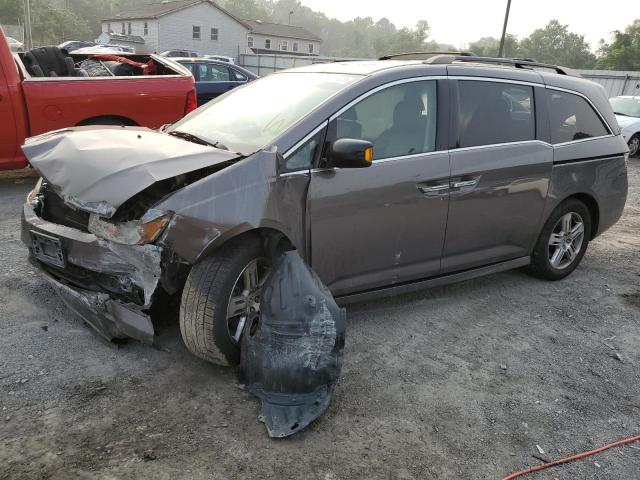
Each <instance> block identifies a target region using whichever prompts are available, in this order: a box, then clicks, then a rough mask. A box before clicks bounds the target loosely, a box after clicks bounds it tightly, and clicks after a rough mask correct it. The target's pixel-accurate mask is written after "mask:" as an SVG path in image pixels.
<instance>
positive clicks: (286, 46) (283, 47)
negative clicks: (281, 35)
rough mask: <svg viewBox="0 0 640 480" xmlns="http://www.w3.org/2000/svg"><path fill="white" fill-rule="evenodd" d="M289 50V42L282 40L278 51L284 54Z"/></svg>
mask: <svg viewBox="0 0 640 480" xmlns="http://www.w3.org/2000/svg"><path fill="white" fill-rule="evenodd" d="M288 49H289V42H287V41H286V40H282V41H281V42H280V50H282V51H283V52H286V51H287V50H288Z"/></svg>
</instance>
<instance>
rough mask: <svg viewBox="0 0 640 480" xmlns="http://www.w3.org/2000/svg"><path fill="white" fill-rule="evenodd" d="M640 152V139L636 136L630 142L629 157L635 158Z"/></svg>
mask: <svg viewBox="0 0 640 480" xmlns="http://www.w3.org/2000/svg"><path fill="white" fill-rule="evenodd" d="M638 150H640V137H638V136H637V135H634V136H633V138H631V140H629V156H630V157H633V156H635V155H636V154H637V153H638Z"/></svg>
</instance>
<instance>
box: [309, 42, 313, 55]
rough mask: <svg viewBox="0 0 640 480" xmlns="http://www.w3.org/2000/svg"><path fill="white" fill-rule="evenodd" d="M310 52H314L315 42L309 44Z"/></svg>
mask: <svg viewBox="0 0 640 480" xmlns="http://www.w3.org/2000/svg"><path fill="white" fill-rule="evenodd" d="M309 53H313V43H310V44H309Z"/></svg>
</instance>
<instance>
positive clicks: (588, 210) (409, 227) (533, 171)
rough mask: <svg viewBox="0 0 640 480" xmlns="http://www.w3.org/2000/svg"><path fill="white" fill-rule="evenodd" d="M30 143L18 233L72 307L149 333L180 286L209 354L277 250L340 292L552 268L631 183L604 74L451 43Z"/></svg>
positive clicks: (229, 348) (274, 79) (257, 287)
mask: <svg viewBox="0 0 640 480" xmlns="http://www.w3.org/2000/svg"><path fill="white" fill-rule="evenodd" d="M496 64H497V65H496ZM23 149H24V151H25V154H26V155H27V157H28V158H29V160H30V162H31V164H32V166H33V167H34V168H35V169H36V170H37V171H38V173H40V174H41V176H42V181H41V182H40V184H39V185H38V186H37V187H36V188H35V189H34V191H33V192H31V193H30V195H29V197H28V201H27V202H26V203H25V205H24V210H23V220H22V239H23V241H24V242H25V243H26V245H27V246H28V247H29V249H30V257H31V259H32V260H33V261H34V262H35V264H36V265H37V267H38V268H39V269H40V270H41V271H43V272H45V273H46V276H47V278H48V279H49V280H50V281H51V282H52V284H53V285H54V286H55V287H56V289H57V290H58V291H59V292H61V294H62V295H63V298H65V300H66V301H67V303H68V304H69V305H70V306H71V308H72V309H73V310H74V311H76V312H78V313H79V314H80V315H81V316H82V317H83V318H84V319H85V320H86V321H87V322H88V323H89V324H91V325H93V326H94V327H95V328H96V329H98V330H99V331H100V332H102V333H103V335H105V336H106V337H107V338H118V337H126V336H129V337H134V338H138V339H141V340H144V341H147V342H151V341H153V338H154V324H153V321H152V315H153V313H152V312H154V311H156V312H157V311H160V314H163V313H164V312H165V310H163V309H162V307H161V306H162V305H166V303H164V302H165V301H166V300H168V299H171V298H172V296H173V298H176V299H181V305H180V312H179V322H180V329H181V333H182V337H183V339H184V342H185V344H186V345H187V347H188V348H189V349H190V350H191V351H192V352H193V353H194V354H196V355H198V356H199V357H201V358H204V359H207V360H210V361H214V362H218V363H222V364H233V363H236V362H238V359H239V356H240V348H241V344H242V342H241V337H242V336H243V335H253V334H254V333H255V332H254V326H256V323H255V318H256V314H257V313H256V312H257V311H259V310H260V309H261V308H266V309H268V311H269V312H273V310H272V308H273V307H272V305H273V304H271V303H269V299H271V298H272V297H271V295H272V294H273V291H269V292H266V291H265V292H263V285H264V282H265V280H266V278H267V275H268V272H269V269H270V266H271V264H272V259H274V258H277V257H278V256H279V255H280V253H281V252H283V251H287V250H293V249H295V250H297V251H298V253H299V254H300V255H301V256H302V257H303V259H304V260H305V261H306V262H307V264H308V265H310V266H311V267H312V268H313V269H314V270H315V271H316V273H317V274H318V276H319V278H320V279H321V281H322V283H324V284H325V285H326V286H327V287H328V288H329V289H330V290H331V293H332V294H333V295H334V296H335V297H336V299H337V300H338V301H339V302H341V303H347V302H353V301H357V300H365V299H377V298H380V297H381V296H383V295H390V294H398V293H400V292H407V291H411V290H416V289H420V288H425V287H429V286H435V285H442V284H445V283H450V282H454V281H460V280H466V279H469V278H474V277H478V276H480V275H486V274H490V273H495V272H500V271H504V270H507V269H511V268H518V267H527V270H528V272H529V273H531V274H532V275H535V276H537V277H540V278H543V279H547V280H559V279H561V278H564V277H566V276H567V275H569V274H570V273H571V272H573V271H574V270H575V268H576V267H577V266H578V265H579V263H580V261H581V260H582V257H583V256H584V254H585V252H586V251H587V246H588V244H589V242H590V241H591V240H593V239H594V238H595V237H597V236H598V235H600V234H601V233H602V232H604V231H605V230H607V229H608V228H609V227H611V226H612V225H613V224H615V223H616V222H617V221H618V219H619V218H620V215H621V214H622V211H623V208H624V205H625V201H626V196H627V188H628V184H627V161H628V151H629V150H628V148H627V142H626V141H625V139H624V138H623V137H622V135H621V134H620V129H619V127H618V125H617V123H616V118H615V116H614V113H613V111H612V109H611V106H610V105H609V102H608V100H607V96H606V94H605V91H604V89H603V88H602V87H601V86H600V85H597V84H595V83H593V82H590V81H587V80H584V79H582V78H579V77H578V76H574V75H573V74H572V73H571V72H570V71H567V70H563V69H561V68H559V67H550V66H541V65H539V64H535V63H533V62H529V61H522V60H506V59H484V58H472V57H467V56H453V55H439V56H436V57H432V58H430V59H428V60H425V61H418V60H415V61H410V60H406V61H399V60H384V61H364V62H344V63H329V64H321V65H311V66H307V67H302V68H298V69H294V70H288V71H283V72H278V73H274V74H271V75H267V76H265V77H264V78H260V79H258V80H256V81H254V82H251V83H250V84H248V85H246V86H244V87H242V88H238V89H236V90H234V91H232V92H229V93H228V94H226V95H223V96H220V97H219V98H216V99H214V100H212V101H211V102H209V103H208V104H207V105H205V106H203V107H200V108H199V109H197V110H196V111H195V112H192V113H191V114H189V115H187V116H186V117H185V118H183V119H182V120H180V121H178V122H177V123H174V124H173V125H171V126H169V127H168V128H166V129H164V130H163V131H160V132H157V131H153V130H149V129H144V128H137V127H126V128H122V127H103V128H101V129H100V130H96V129H95V127H94V128H93V129H92V128H87V127H85V128H83V127H79V128H71V129H66V130H64V131H58V132H52V133H50V134H47V135H43V136H40V137H36V138H33V139H30V140H29V141H28V142H27V143H26V144H25V146H24V147H23ZM263 293H265V296H264V303H263V302H262V299H263ZM576 295H579V293H576ZM280 300H281V301H283V302H285V303H286V301H287V298H286V297H284V298H281V299H280ZM573 300H575V299H574V298H573V297H568V298H567V301H573ZM291 301H292V302H296V301H299V300H295V299H292V300H291ZM263 305H266V307H263ZM309 305H310V306H311V304H309ZM283 308H284V307H283ZM296 321H298V319H297V318H292V319H291V322H292V324H294V323H295V322H296ZM247 326H250V327H247ZM256 328H257V329H259V328H260V326H259V324H258V325H257V327H256ZM309 348H311V347H309Z"/></svg>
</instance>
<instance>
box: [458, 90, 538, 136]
mask: <svg viewBox="0 0 640 480" xmlns="http://www.w3.org/2000/svg"><path fill="white" fill-rule="evenodd" d="M458 92H459V110H458V144H459V146H460V147H475V146H478V145H491V144H495V143H509V142H521V141H526V140H534V139H535V138H536V127H535V125H536V122H535V113H534V102H533V88H532V87H529V86H526V85H516V84H510V83H498V82H481V81H466V80H463V81H459V82H458Z"/></svg>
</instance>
